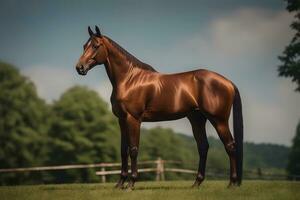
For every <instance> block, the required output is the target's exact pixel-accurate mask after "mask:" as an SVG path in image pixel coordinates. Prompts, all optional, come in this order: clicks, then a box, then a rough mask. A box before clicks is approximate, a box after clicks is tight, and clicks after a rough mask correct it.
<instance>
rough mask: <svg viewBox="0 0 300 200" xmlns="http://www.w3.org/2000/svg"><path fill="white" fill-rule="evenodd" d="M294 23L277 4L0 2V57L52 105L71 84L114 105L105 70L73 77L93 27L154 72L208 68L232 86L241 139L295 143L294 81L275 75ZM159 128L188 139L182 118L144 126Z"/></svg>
mask: <svg viewBox="0 0 300 200" xmlns="http://www.w3.org/2000/svg"><path fill="white" fill-rule="evenodd" d="M291 21H292V16H291V15H290V14H289V13H287V12H286V11H285V3H284V2H283V1H281V0H264V1H254V0H252V1H250V0H247V1H237V0H235V1H234V0H227V1H218V4H216V1H179V2H176V1H156V0H153V1H137V0H135V1H133V0H132V1H126V0H124V1H55V0H54V1H37V0H28V1H14V0H12V1H1V2H0V27H1V32H0V34H1V37H0V44H1V46H0V59H1V60H3V61H6V62H9V63H12V64H14V65H16V66H17V67H18V68H20V70H21V71H22V73H24V74H25V75H26V76H28V77H30V78H31V79H32V80H33V81H34V82H35V83H36V85H37V89H38V93H39V94H40V96H42V97H43V98H45V99H47V101H49V102H51V101H53V100H55V99H57V98H59V96H60V94H61V93H62V92H63V91H65V90H66V89H67V88H69V87H71V86H72V85H75V84H83V85H88V86H89V87H91V88H93V89H95V90H96V91H98V92H99V94H100V95H101V96H102V97H103V98H104V99H105V100H108V99H109V96H110V92H111V86H110V83H109V81H108V78H107V77H106V74H105V70H104V69H103V66H99V67H97V68H94V69H93V70H92V71H90V72H89V74H88V75H87V76H85V77H81V76H78V75H77V73H76V72H75V70H74V65H75V64H76V62H77V60H78V58H79V56H80V54H81V53H82V45H83V44H84V43H85V41H86V40H87V39H88V33H87V27H88V26H89V25H91V26H93V25H98V26H100V28H101V30H102V32H103V33H104V34H105V35H107V36H109V37H110V38H112V39H113V40H115V41H116V42H118V43H119V44H120V45H121V46H123V47H124V48H125V49H127V50H128V51H129V52H131V53H132V54H133V55H135V56H136V57H137V58H139V59H141V60H142V61H144V62H146V63H149V64H151V65H152V66H153V67H154V68H156V69H157V70H158V71H161V72H163V73H172V72H181V71H187V70H192V69H197V68H206V69H210V70H213V71H216V72H218V73H221V74H223V75H225V76H226V77H228V78H229V79H231V80H233V82H235V84H236V85H237V86H238V87H239V88H240V91H241V94H242V98H243V103H244V104H243V105H244V116H245V117H244V118H245V122H244V123H245V139H246V140H247V141H254V142H273V143H280V144H287V145H289V144H290V143H291V139H292V138H293V136H294V134H295V127H296V125H297V123H298V121H299V119H300V108H299V106H298V107H297V105H298V104H299V102H300V96H299V93H295V92H294V91H293V89H294V88H295V86H294V85H293V84H292V83H290V80H288V79H284V78H278V77H277V72H276V66H277V65H279V61H278V59H277V56H278V55H280V53H281V52H282V50H283V48H284V46H285V45H287V44H288V42H289V41H290V39H291V37H292V35H293V32H292V31H291V30H290V29H289V24H290V23H291ZM156 125H160V126H164V127H171V128H174V129H175V130H176V131H178V132H183V133H185V134H189V135H191V128H190V125H189V124H188V123H187V121H186V120H180V121H173V122H164V123H151V124H150V123H145V125H144V126H146V127H152V126H156ZM208 130H209V132H210V134H211V135H214V136H216V133H215V132H214V131H213V129H212V128H211V126H209V125H208Z"/></svg>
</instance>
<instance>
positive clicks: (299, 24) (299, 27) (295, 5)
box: [278, 0, 300, 92]
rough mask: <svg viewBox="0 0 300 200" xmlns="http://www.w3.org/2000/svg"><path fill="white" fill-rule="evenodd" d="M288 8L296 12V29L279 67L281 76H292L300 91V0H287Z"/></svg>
mask: <svg viewBox="0 0 300 200" xmlns="http://www.w3.org/2000/svg"><path fill="white" fill-rule="evenodd" d="M285 1H286V2H287V10H288V11H289V12H292V13H295V21H294V22H293V23H292V24H291V28H292V29H293V30H295V31H296V33H295V35H294V37H293V38H292V41H291V42H290V44H289V45H288V46H287V47H286V48H285V50H284V52H283V55H281V56H279V57H278V58H279V60H280V61H281V62H282V65H280V66H279V67H278V72H279V76H284V77H291V78H292V81H293V82H296V83H297V88H296V91H298V92H299V91H300V12H299V11H300V3H299V0H285Z"/></svg>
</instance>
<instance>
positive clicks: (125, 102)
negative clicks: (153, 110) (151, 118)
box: [111, 97, 142, 118]
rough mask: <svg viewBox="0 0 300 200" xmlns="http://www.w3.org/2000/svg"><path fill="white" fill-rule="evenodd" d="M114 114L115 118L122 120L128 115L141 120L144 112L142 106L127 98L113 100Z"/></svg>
mask: <svg viewBox="0 0 300 200" xmlns="http://www.w3.org/2000/svg"><path fill="white" fill-rule="evenodd" d="M111 104H112V112H113V113H114V115H115V116H117V117H119V118H122V117H124V116H126V115H127V114H130V115H132V116H134V117H135V118H139V117H140V115H141V112H142V105H141V104H139V103H137V102H136V101H132V100H131V99H127V98H120V97H119V98H112V99H111Z"/></svg>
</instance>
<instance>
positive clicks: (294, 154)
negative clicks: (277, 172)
mask: <svg viewBox="0 0 300 200" xmlns="http://www.w3.org/2000/svg"><path fill="white" fill-rule="evenodd" d="M287 171H288V174H289V175H291V176H292V175H298V176H300V122H299V123H298V126H297V130H296V136H295V137H294V139H293V146H292V148H291V153H290V154H289V161H288V165H287ZM298 179H299V178H298Z"/></svg>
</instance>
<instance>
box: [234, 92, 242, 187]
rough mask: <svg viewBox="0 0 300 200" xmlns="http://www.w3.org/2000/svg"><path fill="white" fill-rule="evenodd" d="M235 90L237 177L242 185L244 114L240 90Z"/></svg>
mask: <svg viewBox="0 0 300 200" xmlns="http://www.w3.org/2000/svg"><path fill="white" fill-rule="evenodd" d="M234 89H235V96H234V100H233V131H234V140H235V144H236V156H237V177H238V184H239V185H240V184H241V183H242V176H243V137H244V133H243V132H244V131H243V129H244V127H243V114H242V101H241V96H240V93H239V90H238V89H237V87H234Z"/></svg>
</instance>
